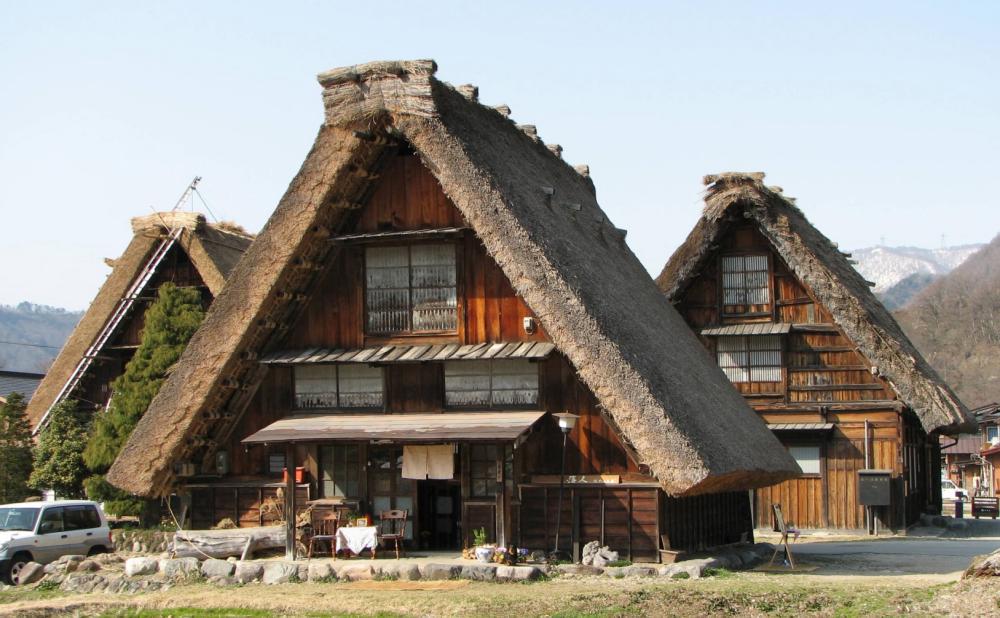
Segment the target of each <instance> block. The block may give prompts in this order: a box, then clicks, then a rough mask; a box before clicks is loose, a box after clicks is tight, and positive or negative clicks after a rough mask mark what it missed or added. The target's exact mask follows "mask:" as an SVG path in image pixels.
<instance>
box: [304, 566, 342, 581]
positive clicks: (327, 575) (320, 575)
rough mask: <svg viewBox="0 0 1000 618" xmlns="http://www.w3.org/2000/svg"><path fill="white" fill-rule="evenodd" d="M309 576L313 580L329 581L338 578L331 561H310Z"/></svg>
mask: <svg viewBox="0 0 1000 618" xmlns="http://www.w3.org/2000/svg"><path fill="white" fill-rule="evenodd" d="M307 577H308V578H309V581H311V582H328V581H333V580H335V579H337V572H336V571H335V570H334V569H333V565H332V564H330V563H329V562H310V563H309V572H308V574H307Z"/></svg>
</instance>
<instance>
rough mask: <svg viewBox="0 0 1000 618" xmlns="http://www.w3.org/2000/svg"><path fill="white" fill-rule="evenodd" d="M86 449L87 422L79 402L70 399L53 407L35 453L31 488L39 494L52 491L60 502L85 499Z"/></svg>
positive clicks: (30, 480) (30, 479)
mask: <svg viewBox="0 0 1000 618" xmlns="http://www.w3.org/2000/svg"><path fill="white" fill-rule="evenodd" d="M86 445H87V422H86V420H85V419H84V416H83V414H81V412H80V410H79V409H78V408H77V405H76V401H73V400H71V399H67V400H66V401H63V402H60V403H59V404H57V405H55V406H53V408H52V410H51V411H50V412H49V420H48V424H46V426H45V429H44V430H43V431H42V433H41V435H40V436H39V438H38V444H36V445H35V448H34V449H33V459H34V470H33V471H32V472H31V477H30V478H29V479H28V486H29V487H32V488H34V489H37V490H39V491H42V490H45V489H53V490H55V492H56V495H57V496H59V497H60V498H82V497H83V479H84V477H86V475H87V466H86V465H84V463H83V449H84V447H86Z"/></svg>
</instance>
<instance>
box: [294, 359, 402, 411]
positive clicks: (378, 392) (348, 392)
mask: <svg viewBox="0 0 1000 618" xmlns="http://www.w3.org/2000/svg"><path fill="white" fill-rule="evenodd" d="M382 391H383V389H382V368H381V367H370V366H368V365H300V366H298V367H296V368H295V407H296V408H298V409H309V408H348V409H350V408H381V407H382Z"/></svg>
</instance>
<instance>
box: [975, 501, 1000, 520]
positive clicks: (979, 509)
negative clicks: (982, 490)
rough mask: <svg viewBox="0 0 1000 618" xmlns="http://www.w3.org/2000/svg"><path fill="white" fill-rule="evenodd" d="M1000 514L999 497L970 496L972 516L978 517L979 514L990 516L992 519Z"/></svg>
mask: <svg viewBox="0 0 1000 618" xmlns="http://www.w3.org/2000/svg"><path fill="white" fill-rule="evenodd" d="M997 515H1000V498H990V497H987V496H975V497H973V498H972V516H973V517H975V518H976V519H979V517H980V516H983V517H991V518H993V519H996V518H997Z"/></svg>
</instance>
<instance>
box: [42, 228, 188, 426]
mask: <svg viewBox="0 0 1000 618" xmlns="http://www.w3.org/2000/svg"><path fill="white" fill-rule="evenodd" d="M183 231H184V228H183V227H177V228H175V229H173V230H171V231H170V234H168V235H167V237H166V238H164V239H163V240H161V241H160V244H159V245H158V246H157V247H156V251H154V252H153V255H152V256H151V257H150V258H149V259H148V260H146V264H145V265H144V266H143V268H142V272H140V273H139V275H138V276H137V277H136V278H135V280H134V281H133V282H132V285H131V286H129V288H128V291H127V292H125V295H124V296H123V297H122V298H121V299H120V300H119V301H118V304H117V305H116V306H115V310H114V312H113V313H112V314H111V317H110V318H108V321H107V322H105V324H104V328H102V329H101V332H100V333H98V335H97V339H95V340H94V343H93V344H91V346H90V347H89V348H87V352H86V353H85V354H84V355H83V357H82V358H81V359H80V362H78V363H77V364H76V368H75V369H73V373H72V374H70V377H69V379H68V380H66V383H65V384H63V387H62V388H61V389H60V390H59V394H58V395H56V398H55V399H54V400H53V401H52V405H50V406H49V409H48V410H46V411H45V415H44V416H43V417H42V420H41V421H39V423H38V425H37V426H36V427H35V431H34V433H35V434H37V433H38V432H39V431H41V430H42V428H43V427H45V423H46V422H48V419H49V414H50V413H51V412H52V408H54V407H56V406H57V405H58V404H59V403H61V402H62V401H63V400H64V399H66V397H68V396H69V394H70V393H72V392H73V391H74V390H76V387H77V386H78V385H79V384H80V380H81V379H82V378H83V376H84V374H86V373H87V370H88V369H90V366H91V365H92V364H93V363H94V360H96V359H97V356H98V355H99V354H100V352H101V350H103V349H104V346H105V345H107V343H108V340H109V339H111V337H112V335H114V333H115V331H116V330H117V329H118V326H119V325H120V324H121V322H122V320H123V319H125V316H127V315H128V314H129V312H130V311H131V310H132V307H133V306H134V305H135V301H136V300H138V298H139V296H140V295H141V294H142V291H143V290H144V289H145V288H146V284H148V283H149V280H150V279H152V278H153V275H154V274H156V269H157V268H159V266H160V263H161V262H162V261H163V259H164V258H165V257H166V256H167V254H168V253H169V252H170V249H171V248H172V247H173V246H174V244H175V243H176V242H177V240H178V239H179V238H180V237H181V234H182V233H183Z"/></svg>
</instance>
